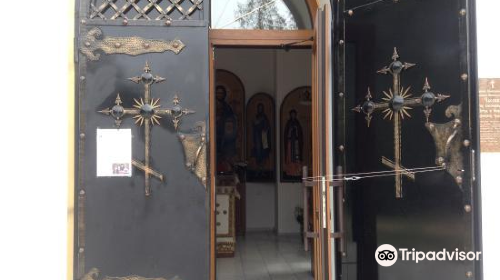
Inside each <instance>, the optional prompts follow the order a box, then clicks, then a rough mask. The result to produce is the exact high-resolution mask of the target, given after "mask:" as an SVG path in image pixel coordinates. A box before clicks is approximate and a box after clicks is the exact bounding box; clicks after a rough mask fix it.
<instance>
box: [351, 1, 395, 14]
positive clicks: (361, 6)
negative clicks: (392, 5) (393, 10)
mask: <svg viewBox="0 0 500 280" xmlns="http://www.w3.org/2000/svg"><path fill="white" fill-rule="evenodd" d="M384 1H387V0H376V1H373V2H370V3H366V4H363V5H359V6H356V7H353V8H350V9H347V10H346V11H344V12H345V13H346V12H348V11H355V10H357V9H361V8H364V7H367V6H371V5H375V4H377V3H380V2H384ZM393 1H394V0H393Z"/></svg>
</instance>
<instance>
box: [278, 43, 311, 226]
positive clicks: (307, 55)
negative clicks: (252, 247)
mask: <svg viewBox="0 0 500 280" xmlns="http://www.w3.org/2000/svg"><path fill="white" fill-rule="evenodd" d="M276 62H277V63H276V64H277V69H276V94H277V97H276V104H281V102H283V99H284V98H285V97H286V95H287V94H288V93H289V92H290V91H292V90H293V89H295V88H297V87H300V86H310V85H311V81H312V76H311V75H312V73H311V69H312V65H311V62H312V58H311V50H290V51H288V52H287V51H283V50H280V51H278V52H277V57H276ZM276 111H277V113H278V117H277V119H278V120H279V111H280V110H279V108H277V109H276ZM276 129H277V134H278V135H279V133H280V127H279V126H277V127H276ZM277 158H278V159H279V158H280V150H278V152H277ZM280 167H281V166H279V165H278V172H277V173H278V174H277V182H278V185H277V196H278V203H277V212H278V217H279V219H278V220H277V229H278V233H279V234H289V233H299V232H300V225H299V224H298V223H297V221H296V220H295V214H294V212H295V207H296V206H303V199H302V197H303V196H302V183H282V182H280V174H281V170H280Z"/></svg>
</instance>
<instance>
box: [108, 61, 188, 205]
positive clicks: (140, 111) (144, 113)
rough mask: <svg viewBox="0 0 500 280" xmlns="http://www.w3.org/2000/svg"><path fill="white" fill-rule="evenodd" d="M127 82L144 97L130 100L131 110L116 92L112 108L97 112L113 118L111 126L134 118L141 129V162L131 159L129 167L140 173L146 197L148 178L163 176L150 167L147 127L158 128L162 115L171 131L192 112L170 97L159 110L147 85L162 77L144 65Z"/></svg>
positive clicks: (148, 186)
mask: <svg viewBox="0 0 500 280" xmlns="http://www.w3.org/2000/svg"><path fill="white" fill-rule="evenodd" d="M129 80H130V81H132V82H134V83H136V84H142V85H143V86H144V96H143V97H141V98H140V99H139V100H138V99H135V98H134V102H135V104H134V105H133V108H124V107H123V106H122V100H121V98H120V94H119V93H118V94H117V96H116V99H115V105H114V106H113V107H112V108H106V109H103V110H101V111H99V113H102V114H105V115H107V116H112V117H113V118H114V119H115V125H116V126H117V127H120V125H121V123H122V118H123V117H125V116H127V115H130V116H132V118H134V119H135V123H136V124H137V125H139V126H144V138H145V139H144V162H141V161H138V160H135V159H133V160H132V165H134V166H135V167H136V168H137V169H139V170H141V171H143V172H144V192H145V195H146V196H149V195H150V194H151V186H150V180H149V179H150V177H151V176H153V177H156V178H157V179H159V180H160V181H162V182H163V180H164V176H163V174H161V173H160V172H158V171H156V170H154V169H153V168H152V167H151V166H150V144H151V126H154V125H159V124H160V121H159V120H160V119H161V118H162V116H170V117H171V118H172V123H173V126H174V128H175V130H177V129H178V127H179V122H180V120H181V118H182V117H183V116H184V115H187V114H193V113H194V111H192V110H189V109H184V108H182V107H181V106H180V105H179V103H180V101H179V97H178V96H177V95H175V96H174V99H173V101H172V103H173V104H174V106H173V107H172V108H167V109H161V108H160V107H161V105H160V99H159V98H156V99H155V98H152V97H151V86H152V85H153V84H157V83H161V82H164V81H165V78H162V77H160V76H154V75H153V74H152V73H151V68H150V67H149V64H148V62H146V66H144V72H143V73H142V75H140V76H136V77H132V78H129Z"/></svg>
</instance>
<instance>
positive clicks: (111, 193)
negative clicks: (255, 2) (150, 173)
mask: <svg viewBox="0 0 500 280" xmlns="http://www.w3.org/2000/svg"><path fill="white" fill-rule="evenodd" d="M187 2H189V1H187ZM208 5H209V1H207V0H205V1H203V6H204V7H208ZM78 7H79V11H80V13H79V18H78V19H77V20H78V23H79V24H78V27H77V34H78V38H77V40H78V41H79V42H77V44H76V45H77V46H81V43H84V42H83V40H84V39H83V38H85V36H86V35H87V34H88V31H89V30H90V29H92V28H93V27H98V28H99V29H100V30H101V31H102V32H103V34H105V35H106V37H107V38H146V39H148V40H154V41H151V42H160V41H166V42H170V41H172V40H175V39H177V40H180V41H182V43H183V44H184V45H185V46H184V48H183V49H182V52H180V53H178V54H175V53H174V52H162V53H158V52H155V53H153V52H149V51H147V50H142V49H141V50H140V51H139V53H137V52H113V53H109V52H105V51H102V50H100V49H96V51H95V52H97V53H99V54H100V58H99V60H98V61H91V60H89V59H87V57H86V56H85V55H83V54H82V53H78V56H77V57H76V60H77V81H78V84H77V100H78V103H77V131H76V133H77V135H78V136H79V137H78V143H77V149H78V150H77V155H78V162H77V166H76V168H77V182H76V184H75V185H76V192H75V193H76V194H77V197H76V198H75V201H76V204H77V207H76V209H77V213H76V215H75V216H76V217H77V219H76V221H75V225H76V226H77V230H76V232H75V240H76V242H75V252H76V254H75V261H74V263H75V275H74V278H75V279H80V278H81V277H83V276H84V275H86V274H88V273H89V271H91V270H92V269H93V268H95V269H97V270H98V271H99V275H95V277H96V279H101V278H102V277H105V279H108V278H109V279H115V278H113V277H121V278H116V279H135V278H130V277H132V276H134V275H139V276H140V277H144V278H153V279H155V278H158V279H161V278H163V279H180V280H189V279H192V280H198V279H208V275H209V256H210V253H209V252H210V251H209V249H210V247H209V236H210V235H209V233H210V223H209V191H210V190H206V189H205V187H204V182H203V181H202V178H199V176H198V175H199V174H202V171H203V169H205V170H206V167H207V166H206V163H207V162H208V161H207V160H206V159H200V157H205V156H206V155H207V153H206V152H204V148H203V149H202V151H201V152H199V153H197V152H196V151H195V155H197V158H194V159H191V157H190V156H188V155H186V156H185V147H184V146H183V143H182V141H181V140H180V136H181V135H182V134H186V133H192V132H193V129H196V128H197V127H199V126H200V122H202V123H206V121H207V119H208V104H209V102H208V100H209V99H208V98H209V97H208V93H209V88H208V84H209V80H208V73H209V71H208V69H209V67H208V62H209V61H208V27H207V25H206V24H205V22H204V20H203V18H208V10H209V9H208V8H207V9H203V10H202V11H201V13H202V15H201V16H197V17H196V18H192V19H191V20H183V21H189V22H190V23H189V24H176V22H177V21H176V20H173V23H172V24H171V25H170V26H169V25H167V24H157V23H149V22H147V20H141V21H140V24H138V25H140V26H138V25H137V24H133V23H131V24H117V22H118V21H117V20H110V21H98V20H91V19H89V15H88V13H89V11H90V2H89V1H87V0H82V1H80V3H79V4H78ZM199 13H200V11H199V10H197V11H196V12H195V14H196V15H198V14H199ZM193 19H196V20H193ZM130 22H132V21H130ZM137 22H139V20H137ZM193 22H195V23H193ZM191 23H193V24H191ZM89 25H91V26H89ZM140 42H141V43H148V42H149V41H140ZM151 46H152V45H150V46H149V47H151ZM112 47H116V46H115V45H112ZM120 47H121V46H120ZM142 47H144V44H143V45H142ZM145 61H149V63H150V67H151V71H152V72H153V73H154V74H155V75H158V76H161V77H164V78H165V79H166V80H165V81H164V82H163V83H158V84H155V85H154V86H153V87H152V93H151V94H152V97H154V98H155V100H156V98H159V99H161V103H163V104H167V103H170V102H171V101H172V100H174V101H175V100H178V99H180V100H182V103H183V106H184V107H186V108H189V109H190V110H189V111H190V112H192V114H188V115H183V116H182V123H178V121H180V117H179V118H177V122H176V123H173V122H172V121H174V120H175V118H173V117H172V116H170V115H169V116H165V117H164V119H162V120H161V121H159V122H160V124H159V125H158V123H156V124H157V125H156V126H155V128H154V129H151V130H150V132H149V133H148V132H145V131H144V127H139V126H137V125H135V124H134V120H133V119H132V118H123V119H121V123H120V128H130V129H131V130H132V137H133V138H132V151H133V156H134V158H135V159H137V160H138V161H144V159H145V156H146V155H145V149H144V145H145V142H147V139H146V138H147V136H146V134H150V139H151V142H150V143H151V144H150V163H151V165H152V166H154V168H155V170H156V171H158V173H161V174H164V175H165V180H164V182H162V181H160V180H151V182H150V184H151V187H152V188H151V191H152V195H151V196H149V197H145V196H144V179H145V177H144V173H143V172H141V171H139V170H137V169H134V171H133V173H132V177H131V178H128V177H120V178H117V177H115V178H103V177H96V129H97V128H101V129H102V128H114V127H115V126H114V122H113V120H112V119H110V118H109V117H107V116H105V115H103V114H99V113H97V112H98V111H99V110H102V109H103V108H106V107H107V106H110V105H112V104H114V103H115V101H116V97H117V93H118V92H119V93H120V100H121V102H123V104H126V105H127V106H131V105H132V104H135V103H134V99H136V100H140V99H141V97H143V94H144V89H143V88H142V86H141V85H135V84H134V83H131V82H130V81H128V80H127V78H129V77H134V76H137V75H138V74H140V73H141V69H143V67H144V63H145ZM176 96H177V98H178V99H176ZM177 105H178V104H177V103H176V104H174V106H172V107H173V108H169V109H172V110H174V109H175V108H174V107H175V106H177ZM165 107H170V106H168V105H167V106H165ZM181 109H182V108H181ZM115 120H116V119H115ZM176 124H178V127H177V129H176ZM208 140H209V139H206V142H207V143H208ZM192 160H195V163H196V170H193V172H192V171H191V169H189V168H186V161H189V162H192ZM193 267H194V268H195V269H193ZM127 275H131V276H127ZM108 276H109V277H108ZM92 277H94V276H92ZM106 277H108V278H106ZM127 277H129V278H127ZM137 279H142V278H137Z"/></svg>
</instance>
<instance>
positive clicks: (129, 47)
mask: <svg viewBox="0 0 500 280" xmlns="http://www.w3.org/2000/svg"><path fill="white" fill-rule="evenodd" d="M101 36H102V30H101V29H99V28H97V27H94V28H92V29H91V30H90V31H89V32H88V33H87V34H86V35H85V36H83V37H82V38H81V42H80V51H81V52H82V53H83V54H84V55H85V56H86V57H87V58H88V59H89V60H92V61H97V60H99V58H100V57H101V55H100V54H99V53H96V51H97V50H101V51H102V52H104V53H105V54H126V55H132V56H137V55H141V54H146V53H162V52H166V51H172V52H174V53H175V54H179V53H180V52H181V51H182V49H183V48H184V47H185V46H186V45H184V43H182V41H181V40H179V39H175V40H172V41H164V40H152V39H144V38H141V37H111V36H106V37H103V38H102V39H99V38H100V37H101Z"/></svg>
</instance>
